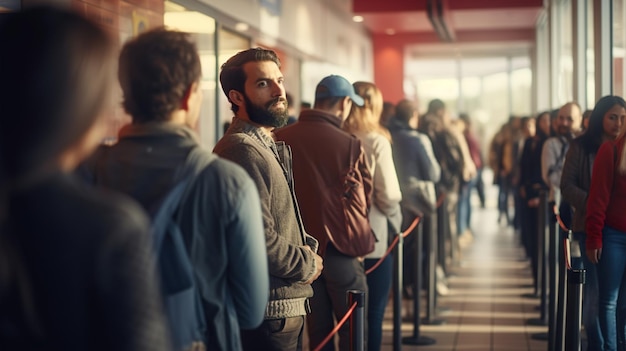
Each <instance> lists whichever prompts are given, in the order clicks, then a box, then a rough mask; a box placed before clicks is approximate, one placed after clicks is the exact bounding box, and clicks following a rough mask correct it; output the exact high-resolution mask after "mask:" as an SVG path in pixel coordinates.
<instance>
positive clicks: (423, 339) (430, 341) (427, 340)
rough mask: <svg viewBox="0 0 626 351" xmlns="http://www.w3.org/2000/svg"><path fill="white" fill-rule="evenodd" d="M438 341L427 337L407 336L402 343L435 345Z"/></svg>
mask: <svg viewBox="0 0 626 351" xmlns="http://www.w3.org/2000/svg"><path fill="white" fill-rule="evenodd" d="M436 342H437V340H435V339H433V338H429V337H427V336H418V337H415V336H407V337H404V338H402V343H403V344H406V345H433V344H435V343H436Z"/></svg>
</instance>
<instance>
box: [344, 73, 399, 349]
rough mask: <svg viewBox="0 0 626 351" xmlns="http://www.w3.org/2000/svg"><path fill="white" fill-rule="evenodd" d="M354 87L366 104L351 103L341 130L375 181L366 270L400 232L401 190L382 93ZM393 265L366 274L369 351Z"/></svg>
mask: <svg viewBox="0 0 626 351" xmlns="http://www.w3.org/2000/svg"><path fill="white" fill-rule="evenodd" d="M353 86H354V90H355V91H356V93H357V94H358V95H359V96H361V97H362V98H363V100H364V101H365V104H364V106H362V107H360V106H356V105H355V104H353V105H352V110H351V111H350V115H349V116H348V118H347V119H346V120H345V122H344V124H343V129H344V130H346V131H347V132H348V133H352V134H354V135H355V136H357V137H358V138H359V139H360V140H361V144H362V145H363V149H364V150H365V155H366V157H367V161H368V164H369V167H370V173H371V174H372V178H373V182H374V193H373V194H372V205H371V207H370V212H369V219H370V224H371V226H372V230H373V231H374V234H376V238H377V239H378V242H377V243H376V247H375V248H374V252H372V253H371V254H369V255H367V257H365V270H367V269H369V268H370V267H372V266H373V265H374V264H375V263H376V262H377V261H378V260H379V259H380V258H381V257H383V255H384V254H385V252H386V250H387V246H388V238H389V230H392V231H393V232H394V233H398V232H399V231H400V226H401V222H402V213H401V211H400V200H401V199H402V193H401V192H400V185H399V183H398V176H397V175H396V170H395V167H394V163H393V157H392V153H391V142H390V140H391V136H390V134H389V131H387V129H385V128H384V127H382V126H381V124H380V116H381V113H382V110H383V96H382V93H381V92H380V90H379V89H378V88H377V87H376V86H375V85H374V84H372V83H369V82H356V83H354V84H353ZM388 223H389V224H388ZM389 226H391V229H390V228H389ZM392 268H393V267H392V260H391V257H389V256H388V257H387V258H385V260H384V261H383V263H382V264H381V265H380V266H379V267H378V268H376V269H375V270H374V271H373V272H371V273H370V274H368V275H367V286H368V294H369V295H368V309H367V311H368V312H367V319H368V328H367V330H368V337H367V344H368V347H367V349H368V350H370V351H375V350H380V345H381V342H382V321H383V317H384V312H385V306H386V305H387V298H388V296H389V290H390V288H391V277H392Z"/></svg>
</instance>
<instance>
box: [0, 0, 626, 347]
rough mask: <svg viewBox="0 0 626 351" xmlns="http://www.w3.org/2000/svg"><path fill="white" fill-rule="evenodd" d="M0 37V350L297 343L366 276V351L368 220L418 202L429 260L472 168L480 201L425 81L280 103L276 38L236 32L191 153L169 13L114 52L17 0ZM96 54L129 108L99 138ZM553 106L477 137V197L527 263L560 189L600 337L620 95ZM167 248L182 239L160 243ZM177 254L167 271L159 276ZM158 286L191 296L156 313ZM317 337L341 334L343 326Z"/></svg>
mask: <svg viewBox="0 0 626 351" xmlns="http://www.w3.org/2000/svg"><path fill="white" fill-rule="evenodd" d="M0 41H1V42H2V43H3V46H4V48H5V49H6V50H4V51H3V52H2V53H0V76H2V77H3V80H2V83H1V84H0V108H1V109H2V113H3V115H2V118H0V179H1V180H2V183H1V184H2V186H1V187H0V348H1V349H3V350H35V349H42V348H45V349H51V350H87V349H88V350H100V349H102V350H175V351H179V350H205V349H208V350H301V349H302V347H303V346H302V343H303V336H304V334H305V333H308V336H309V340H310V344H311V346H317V345H318V344H320V343H321V342H322V340H324V338H325V337H326V336H327V335H328V333H329V332H330V331H331V330H332V329H333V328H334V327H335V324H336V321H337V320H339V319H340V318H341V317H342V316H343V315H344V314H345V313H346V311H347V310H348V307H347V306H346V303H345V296H346V295H345V294H346V291H347V290H352V289H356V290H361V291H364V292H366V294H367V295H366V296H367V304H366V315H367V323H366V330H367V332H366V342H367V348H368V350H370V351H375V350H379V349H380V348H381V343H382V321H383V317H384V311H385V307H386V305H387V302H388V297H389V292H390V288H391V277H392V274H391V272H392V265H391V262H392V261H391V257H390V256H387V257H385V256H384V253H385V251H386V250H387V248H388V246H389V242H390V238H392V237H393V235H394V234H396V233H398V232H400V231H401V230H402V229H403V228H404V227H406V226H407V224H408V223H410V222H411V221H412V219H413V218H415V217H416V216H419V217H424V216H428V214H430V213H434V212H437V214H438V215H437V224H436V225H437V230H438V231H439V235H438V237H439V238H440V240H439V241H438V244H437V251H438V257H439V261H438V264H439V266H440V268H441V271H442V273H441V274H442V275H443V276H444V278H445V274H446V266H447V265H448V263H449V262H455V261H457V262H458V259H459V255H460V249H459V245H462V243H463V242H466V241H467V240H471V237H472V233H471V229H470V223H471V220H470V216H471V205H470V194H471V190H472V189H473V188H477V189H478V190H479V196H480V199H481V203H482V206H483V207H484V201H485V200H484V193H482V194H481V193H480V184H482V176H481V172H482V169H483V164H484V161H483V158H482V153H481V150H480V147H479V144H478V142H477V139H476V137H475V136H474V135H473V131H472V128H471V119H470V118H469V116H467V115H464V114H461V117H460V118H459V119H456V120H451V119H450V114H449V113H448V111H447V110H446V106H445V104H444V103H443V101H441V100H438V99H435V100H433V101H431V102H430V103H429V104H428V111H427V112H426V114H425V115H424V116H421V117H420V116H419V113H418V107H417V105H416V104H415V102H413V101H410V100H402V101H400V102H399V103H398V104H396V105H394V104H390V103H388V102H387V103H385V102H384V99H383V98H384V97H383V95H382V93H381V91H380V90H379V89H378V88H377V86H376V85H375V84H374V83H371V82H363V81H360V82H355V83H352V84H351V83H350V82H349V81H348V80H346V79H345V78H344V77H341V76H338V75H330V76H327V77H325V78H324V79H322V80H321V81H320V82H319V84H318V85H317V87H316V90H315V102H314V105H313V107H312V108H311V109H306V110H302V111H301V113H300V116H298V118H297V119H295V118H294V116H290V114H291V113H292V112H291V111H290V110H289V109H288V107H289V103H288V100H287V95H286V92H285V79H284V77H283V74H282V72H281V66H280V60H279V59H278V56H277V55H276V53H275V52H273V51H271V50H267V49H262V48H253V49H248V50H244V51H241V52H239V53H237V54H236V55H234V56H233V57H231V58H230V59H229V60H228V61H226V63H225V64H224V65H223V66H222V67H221V72H220V83H221V86H222V90H223V92H224V95H225V96H226V98H227V99H228V101H229V102H230V104H231V110H232V112H233V119H232V122H231V123H230V125H229V127H228V129H227V130H226V131H225V134H224V137H223V138H222V139H221V140H219V142H218V143H217V144H216V145H215V148H214V149H213V150H212V151H213V152H211V151H209V150H205V149H203V148H202V146H200V144H199V142H198V138H197V135H196V132H195V131H194V128H195V127H196V124H197V122H198V117H199V112H200V107H201V104H202V93H201V90H200V79H201V67H200V58H199V56H198V53H197V48H196V46H195V44H194V43H193V41H192V40H191V37H190V36H189V35H188V34H185V33H181V32H176V31H171V30H166V29H163V28H159V29H154V30H150V31H148V32H145V33H143V34H141V35H139V36H137V37H136V38H134V39H132V40H130V41H128V42H127V43H126V44H124V46H123V48H122V50H121V53H120V55H119V57H118V58H116V57H115V56H116V54H115V53H116V50H115V47H114V44H113V43H112V41H111V40H110V38H109V37H108V35H107V34H106V33H104V32H103V31H102V29H100V28H99V27H97V26H96V25H94V24H93V23H91V22H90V21H89V20H87V19H85V18H83V17H81V16H79V15H77V14H74V13H72V12H70V11H68V10H62V9H58V8H53V7H39V8H33V9H28V10H25V11H23V12H21V13H19V14H16V15H14V16H12V18H10V19H9V20H6V21H4V22H3V23H2V24H1V26H0ZM59 43H62V44H63V45H56V44H59ZM116 66H117V77H118V79H119V83H120V86H121V90H122V93H123V107H124V109H125V111H126V112H127V113H128V114H129V115H130V116H131V118H132V122H131V123H130V124H129V125H127V126H124V127H123V128H122V129H121V130H120V131H119V138H118V141H117V142H116V143H115V144H113V145H103V144H101V143H100V142H101V140H102V137H103V135H104V133H103V126H104V121H105V119H106V116H107V114H108V113H110V110H111V109H112V108H113V107H114V104H113V98H112V97H113V93H112V92H113V91H114V89H113V87H114V85H115V84H114V83H115V82H114V77H115V76H116V73H115V67H116ZM42 77H45V79H43V78H42ZM155 77H159V79H155ZM16 87H19V88H16ZM35 100H36V101H37V103H36V104H34V103H32V101H35ZM553 115H554V117H555V118H554V119H553V124H552V126H551V125H550V113H548V112H545V113H541V114H539V115H538V116H537V118H535V119H531V118H525V119H520V120H519V121H517V120H512V121H511V123H509V124H507V125H506V126H504V127H503V129H502V131H501V133H500V134H498V136H497V137H496V138H494V142H493V143H492V152H491V153H490V156H491V157H490V163H491V165H492V168H493V169H494V173H495V175H496V180H497V182H498V185H500V195H499V201H498V203H499V206H498V208H499V210H500V216H499V217H500V218H501V219H503V220H504V221H505V222H506V223H507V224H511V225H513V226H515V227H516V228H519V229H520V231H521V238H522V243H523V245H524V247H525V248H526V250H527V252H528V255H529V256H530V258H531V264H532V266H533V273H534V276H535V279H536V277H537V267H536V266H537V257H536V251H537V250H536V247H537V240H538V237H537V235H536V229H537V224H536V223H537V211H536V208H537V206H538V203H539V200H538V198H539V196H540V194H541V192H548V193H549V200H550V201H552V202H553V203H554V204H555V205H556V206H560V208H561V212H562V214H563V215H565V213H567V212H568V211H570V210H571V212H572V213H573V215H572V222H571V226H572V230H573V231H574V233H575V239H576V240H575V241H576V243H578V244H579V245H580V252H581V253H582V255H581V256H582V257H581V262H580V264H581V265H582V266H584V267H585V268H586V269H587V271H588V272H589V273H588V281H589V283H588V284H587V285H586V286H585V298H584V306H585V307H584V314H583V316H584V317H583V320H584V327H585V330H586V333H587V337H588V345H589V350H604V351H612V350H617V345H618V344H619V343H624V342H626V328H624V325H626V323H624V319H625V316H626V313H625V312H626V309H625V307H624V306H623V301H626V296H620V295H621V294H622V292H623V291H626V279H624V278H623V277H624V276H625V275H624V272H625V271H626V260H625V259H624V257H626V256H625V255H624V254H623V253H624V247H625V246H624V245H626V242H624V238H626V236H624V235H625V232H626V223H624V218H625V217H624V216H622V215H621V212H620V211H621V209H622V208H623V205H624V204H623V202H624V200H623V199H625V198H626V194H625V193H624V192H625V191H626V152H625V151H624V149H625V148H626V143H625V138H626V137H625V136H624V135H625V134H626V133H625V129H626V125H625V124H624V118H625V117H626V102H624V100H623V99H622V98H620V97H617V96H607V97H604V98H602V99H600V100H599V101H598V103H597V104H596V106H595V107H594V109H593V110H592V112H591V113H590V115H589V118H588V127H586V130H585V132H584V133H582V134H581V133H580V129H581V122H582V119H583V116H582V115H583V114H582V111H581V109H580V107H579V106H578V104H576V103H575V102H571V103H568V104H565V105H564V106H562V107H561V108H560V109H559V110H556V111H554V113H553ZM294 121H297V122H294ZM289 122H291V123H289ZM288 123H289V124H290V125H289V126H286V125H287V124H288ZM515 123H519V126H516V125H515ZM535 126H536V128H535ZM535 130H536V132H535ZM518 131H519V132H518ZM99 144H100V145H99ZM538 161H541V162H538ZM346 185H349V187H348V188H346ZM429 190H432V191H429ZM510 193H513V195H514V197H515V199H516V200H515V204H516V205H515V214H514V216H513V217H512V216H511V215H510V214H509V210H508V196H509V194H510ZM425 194H426V195H425ZM481 195H482V196H481ZM438 198H439V199H442V200H443V205H442V206H439V207H438V208H437V207H436V206H435V202H437V199H438ZM164 211H166V212H164ZM167 211H169V212H167ZM162 213H166V214H167V216H165V217H163V215H162ZM161 218H165V220H164V221H159V220H160V219H161ZM431 225H434V224H433V223H431ZM159 226H160V227H163V228H164V229H163V230H162V232H164V233H165V234H163V235H164V237H162V238H161V239H160V240H157V239H156V238H157V237H158V235H156V234H155V233H161V231H159V230H160V229H162V228H160V227H159ZM159 235H160V234H159ZM347 243H348V244H347ZM354 243H356V244H355V245H353V244H354ZM357 244H358V245H357ZM176 248H178V249H179V251H178V253H179V254H180V253H181V250H182V253H183V256H185V257H184V259H181V260H172V259H171V258H172V257H174V256H171V255H173V254H174V251H175V249H176ZM170 250H174V251H170ZM177 257H179V256H177ZM380 259H383V261H382V264H381V265H380V266H378V267H377V269H376V270H375V271H374V272H372V273H370V274H366V271H367V270H368V269H369V268H371V267H373V266H374V265H375V264H377V262H378V261H379V260H380ZM411 259H412V260H416V259H420V258H418V257H412V258H411ZM180 265H183V266H185V267H188V268H189V272H190V274H189V275H188V276H185V277H182V276H180V277H178V278H180V279H175V278H176V277H175V278H172V275H171V274H169V275H168V273H171V272H172V271H176V272H177V269H181V267H179V266H180ZM407 266H411V265H410V264H408V263H407ZM185 267H182V268H185ZM442 281H444V282H445V279H442ZM182 292H185V294H184V295H181V293H182ZM413 293H417V292H413ZM440 293H445V291H440ZM174 300H176V301H178V302H183V303H185V304H186V305H187V306H188V307H190V308H192V311H194V312H196V313H194V315H184V316H181V315H180V314H177V313H176V312H177V311H173V310H172V309H171V308H170V306H171V305H170V304H169V303H170V302H171V301H174ZM305 326H306V328H307V330H305ZM338 345H339V349H341V350H345V349H348V347H349V346H348V345H349V332H348V327H347V326H344V327H343V328H341V329H340V331H339V341H338ZM334 348H335V346H334V344H333V343H332V342H331V343H329V344H327V345H326V346H325V348H324V350H333V349H334Z"/></svg>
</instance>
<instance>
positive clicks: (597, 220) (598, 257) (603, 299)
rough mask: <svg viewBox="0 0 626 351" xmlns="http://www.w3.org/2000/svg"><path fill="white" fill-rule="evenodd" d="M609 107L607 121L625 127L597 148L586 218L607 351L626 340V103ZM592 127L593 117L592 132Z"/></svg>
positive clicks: (602, 330) (588, 249)
mask: <svg viewBox="0 0 626 351" xmlns="http://www.w3.org/2000/svg"><path fill="white" fill-rule="evenodd" d="M616 101H618V100H617V99H616ZM609 105H611V106H612V107H611V108H610V109H609V110H608V111H607V112H606V113H605V118H606V116H607V115H608V116H609V117H610V118H611V119H613V120H619V123H621V127H622V128H621V130H620V132H619V136H618V138H617V139H616V140H614V141H607V142H605V143H603V144H602V145H600V147H599V148H598V152H597V154H596V157H595V159H594V161H593V170H592V174H593V177H592V178H591V184H590V187H589V193H588V195H587V202H586V209H587V214H586V217H585V229H586V233H587V238H586V241H585V245H586V247H585V251H586V255H587V258H588V259H589V261H590V262H591V263H593V264H598V266H597V270H598V293H599V298H598V300H599V311H598V321H599V324H600V330H601V332H602V338H603V342H604V348H603V350H604V351H614V350H616V349H617V344H618V340H622V341H623V340H624V338H625V337H626V335H624V334H625V333H624V328H623V327H620V328H619V334H620V335H618V328H617V325H618V323H617V315H618V313H617V312H618V301H619V300H623V299H624V297H625V296H623V295H622V294H623V293H622V292H623V291H625V290H624V289H626V278H625V277H626V276H625V274H624V273H626V216H624V207H625V206H626V152H625V150H624V148H625V146H626V138H625V137H624V134H625V131H626V129H625V128H624V126H625V124H624V118H625V117H626V109H625V108H624V105H623V100H621V101H619V103H617V102H614V103H609ZM594 110H595V109H594ZM593 113H595V111H594V112H593ZM602 123H604V121H603V122H602ZM613 123H615V122H613ZM596 124H597V122H596ZM593 128H594V127H593V126H592V121H591V118H590V123H589V129H590V131H591V130H592V129H593ZM595 128H597V127H595ZM589 145H591V146H593V145H597V144H596V143H590V144H589ZM620 295H622V296H621V298H620ZM620 324H621V323H620Z"/></svg>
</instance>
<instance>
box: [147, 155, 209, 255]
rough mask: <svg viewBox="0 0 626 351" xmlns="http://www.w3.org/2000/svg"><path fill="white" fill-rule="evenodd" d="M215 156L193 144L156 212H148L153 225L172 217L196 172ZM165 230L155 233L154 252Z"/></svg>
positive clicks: (186, 194) (160, 243)
mask: <svg viewBox="0 0 626 351" xmlns="http://www.w3.org/2000/svg"><path fill="white" fill-rule="evenodd" d="M216 158H217V156H215V155H214V154H212V153H211V152H209V151H207V150H204V149H203V148H202V147H200V146H195V147H193V148H192V149H191V151H189V154H187V158H186V159H185V162H184V163H183V165H182V166H181V168H180V169H179V170H178V171H177V172H176V175H175V177H174V179H175V181H174V186H173V187H172V189H171V190H170V191H169V192H168V193H167V195H166V196H165V198H163V200H162V201H161V202H160V203H159V206H156V208H157V210H156V212H154V213H150V216H151V218H152V220H153V221H154V222H153V225H154V226H157V227H161V226H163V225H166V223H158V222H161V221H163V222H165V221H169V219H170V218H172V216H173V215H174V213H175V212H176V211H177V210H178V208H179V207H180V205H181V203H182V202H183V199H185V198H187V196H188V194H189V192H191V188H192V184H193V183H194V181H195V179H196V177H197V176H198V174H200V173H201V172H202V171H203V170H204V169H205V168H206V167H207V166H208V165H209V164H210V163H211V162H212V161H213V160H215V159H216ZM165 232H166V231H164V230H163V231H158V232H156V233H155V236H154V245H155V249H156V251H155V252H160V249H161V245H162V244H163V240H164V236H165Z"/></svg>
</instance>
